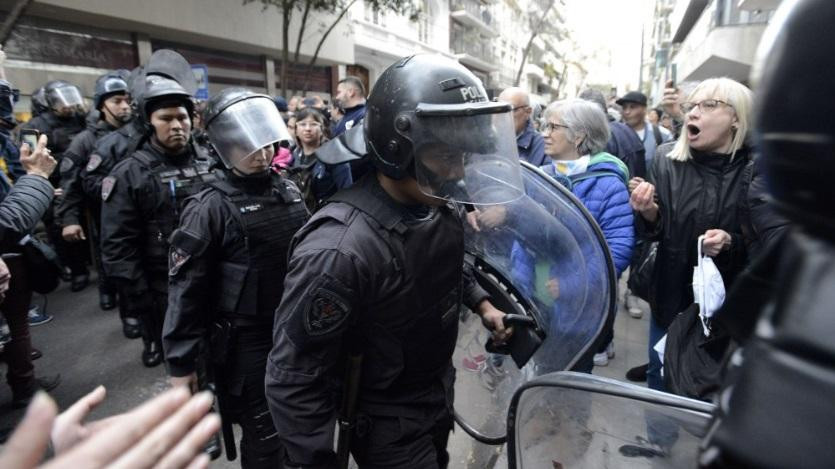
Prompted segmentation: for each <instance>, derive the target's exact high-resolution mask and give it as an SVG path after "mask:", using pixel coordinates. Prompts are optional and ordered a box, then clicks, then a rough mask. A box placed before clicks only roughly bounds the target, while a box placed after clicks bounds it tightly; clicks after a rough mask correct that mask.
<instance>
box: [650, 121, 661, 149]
mask: <svg viewBox="0 0 835 469" xmlns="http://www.w3.org/2000/svg"><path fill="white" fill-rule="evenodd" d="M652 133H653V134H654V135H655V146H658V145H661V144H662V143H664V137H663V136H662V135H661V129H659V128H658V126H657V125H656V124H652Z"/></svg>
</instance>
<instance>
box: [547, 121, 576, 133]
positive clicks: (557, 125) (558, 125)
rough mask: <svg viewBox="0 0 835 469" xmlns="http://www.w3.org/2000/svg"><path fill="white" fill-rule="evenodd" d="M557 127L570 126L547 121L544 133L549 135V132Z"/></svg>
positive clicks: (566, 127)
mask: <svg viewBox="0 0 835 469" xmlns="http://www.w3.org/2000/svg"><path fill="white" fill-rule="evenodd" d="M559 127H562V128H563V129H569V128H570V127H568V126H567V125H562V124H555V123H553V122H549V123H547V124H545V135H550V134H551V132H553V131H555V130H557V128H559Z"/></svg>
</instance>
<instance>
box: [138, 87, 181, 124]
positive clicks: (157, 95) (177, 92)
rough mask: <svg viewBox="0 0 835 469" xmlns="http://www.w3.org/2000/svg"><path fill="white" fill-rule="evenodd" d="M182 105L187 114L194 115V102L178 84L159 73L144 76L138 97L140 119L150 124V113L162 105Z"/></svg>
mask: <svg viewBox="0 0 835 469" xmlns="http://www.w3.org/2000/svg"><path fill="white" fill-rule="evenodd" d="M173 106H183V107H185V108H186V110H188V114H189V116H190V117H191V116H193V115H194V102H193V101H192V100H191V94H189V93H188V92H187V91H186V90H185V89H184V88H183V87H182V86H180V84H179V83H178V82H176V81H174V80H172V79H170V78H166V77H163V76H160V75H148V76H146V77H145V86H144V87H143V90H142V94H141V95H140V99H139V113H140V119H141V121H142V122H143V123H145V124H148V125H150V123H151V113H153V112H154V111H155V110H157V109H160V108H163V107H173Z"/></svg>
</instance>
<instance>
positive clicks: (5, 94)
mask: <svg viewBox="0 0 835 469" xmlns="http://www.w3.org/2000/svg"><path fill="white" fill-rule="evenodd" d="M19 98H20V90H17V89H15V88H13V87H12V84H11V83H9V82H8V81H6V80H3V79H0V121H3V122H4V123H5V124H6V126H7V127H14V126H15V125H17V119H15V117H14V105H15V103H16V102H17V100H18V99H19Z"/></svg>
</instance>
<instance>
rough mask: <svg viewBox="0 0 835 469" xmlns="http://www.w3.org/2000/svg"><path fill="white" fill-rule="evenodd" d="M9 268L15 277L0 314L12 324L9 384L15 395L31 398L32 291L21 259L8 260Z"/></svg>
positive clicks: (6, 350)
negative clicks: (30, 327) (30, 312)
mask: <svg viewBox="0 0 835 469" xmlns="http://www.w3.org/2000/svg"><path fill="white" fill-rule="evenodd" d="M4 260H5V261H6V265H7V266H8V267H9V273H10V274H11V275H12V278H11V280H10V281H9V291H7V292H6V299H5V300H4V301H3V302H2V305H0V312H2V313H3V316H4V317H5V318H6V322H7V323H8V324H9V331H10V333H11V336H12V340H11V342H9V343H8V344H6V348H5V352H4V354H5V356H6V364H7V365H8V367H9V368H8V372H7V373H6V381H8V383H9V386H10V387H11V388H12V393H13V394H15V395H29V394H31V393H34V392H35V390H36V386H35V367H34V366H33V365H32V337H31V335H29V315H28V312H29V302H30V301H31V300H32V290H31V289H30V287H29V280H28V278H27V276H26V263H25V262H24V260H23V256H22V255H13V256H7V257H6V258H5V259H4Z"/></svg>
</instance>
